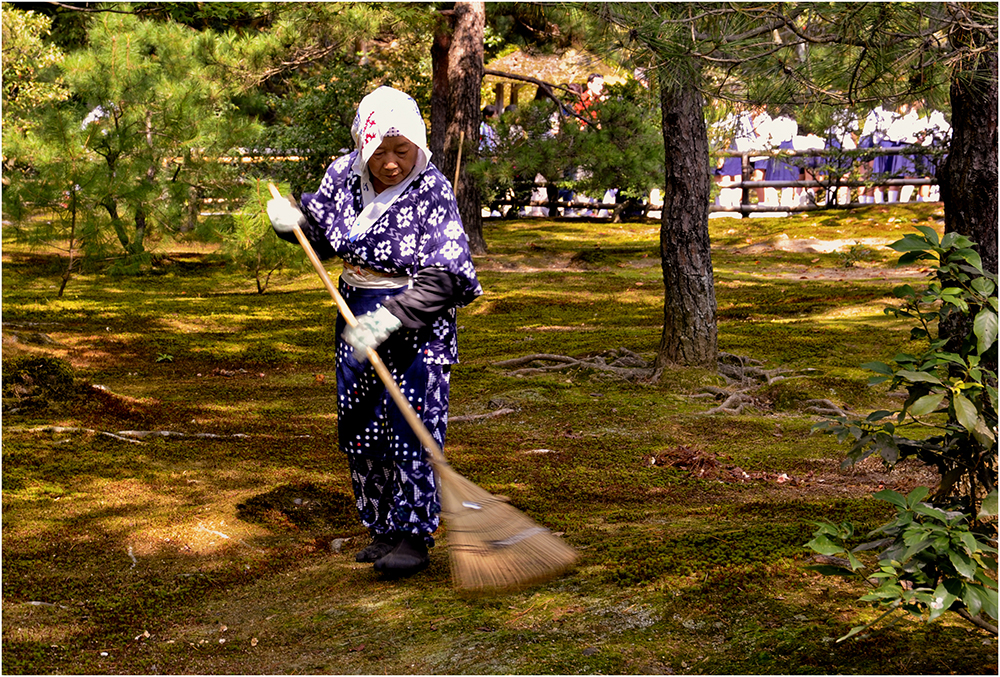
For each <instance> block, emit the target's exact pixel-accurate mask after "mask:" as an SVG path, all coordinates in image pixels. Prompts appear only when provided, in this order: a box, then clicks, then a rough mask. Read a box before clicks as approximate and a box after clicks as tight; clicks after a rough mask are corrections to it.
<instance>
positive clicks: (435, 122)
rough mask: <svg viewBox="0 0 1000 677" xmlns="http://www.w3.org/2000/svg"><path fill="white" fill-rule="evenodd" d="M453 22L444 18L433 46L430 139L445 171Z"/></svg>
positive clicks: (431, 145) (434, 159)
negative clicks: (449, 58)
mask: <svg viewBox="0 0 1000 677" xmlns="http://www.w3.org/2000/svg"><path fill="white" fill-rule="evenodd" d="M451 31H452V28H451V22H450V21H449V20H448V19H447V17H442V18H441V20H440V21H439V22H438V28H437V30H436V31H435V32H434V42H433V43H432V44H431V133H430V137H429V138H428V143H429V144H430V145H429V148H430V150H431V155H433V156H434V157H433V158H432V160H433V162H434V164H435V165H437V167H438V168H439V169H441V170H442V171H444V167H442V165H441V162H442V160H443V159H444V140H445V133H446V132H447V131H448V91H449V89H450V87H449V82H448V49H449V48H450V47H451Z"/></svg>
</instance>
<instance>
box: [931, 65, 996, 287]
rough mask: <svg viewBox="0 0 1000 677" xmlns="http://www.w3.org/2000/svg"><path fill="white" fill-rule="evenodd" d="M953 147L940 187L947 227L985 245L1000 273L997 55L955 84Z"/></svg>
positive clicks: (988, 261) (987, 265)
mask: <svg viewBox="0 0 1000 677" xmlns="http://www.w3.org/2000/svg"><path fill="white" fill-rule="evenodd" d="M951 129H952V131H951V147H950V148H949V150H948V158H947V159H946V160H945V162H944V166H943V167H942V169H941V172H940V176H939V181H940V184H941V198H942V200H943V201H944V227H945V230H946V231H949V232H956V233H960V234H962V235H965V236H966V237H969V238H971V239H973V240H975V241H976V242H978V243H979V255H980V256H981V257H982V259H983V268H984V269H985V270H987V271H993V272H994V273H995V272H997V53H996V51H995V49H993V50H988V51H986V52H984V53H983V54H982V55H981V57H980V59H979V61H978V63H977V64H976V65H975V66H974V68H973V69H971V70H960V71H959V72H957V73H956V75H955V77H954V78H953V80H952V83H951Z"/></svg>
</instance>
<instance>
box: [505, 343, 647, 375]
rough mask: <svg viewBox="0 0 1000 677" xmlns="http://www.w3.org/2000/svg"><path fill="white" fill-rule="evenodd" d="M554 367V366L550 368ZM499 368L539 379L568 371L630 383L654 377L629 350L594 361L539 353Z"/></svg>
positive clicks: (620, 349)
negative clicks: (599, 374)
mask: <svg viewBox="0 0 1000 677" xmlns="http://www.w3.org/2000/svg"><path fill="white" fill-rule="evenodd" d="M547 363H552V364H547ZM493 364H494V366H497V367H506V368H511V367H514V369H513V370H512V371H509V372H508V375H509V376H535V375H537V374H546V373H549V372H554V371H562V370H564V369H573V368H577V369H593V370H596V371H600V372H603V373H607V374H612V375H614V376H617V377H619V378H621V379H623V380H626V381H637V380H648V379H649V378H650V377H652V375H653V367H652V365H651V364H650V363H649V362H647V361H646V360H645V359H644V358H643V357H642V356H641V355H637V354H636V353H633V352H632V351H631V350H628V349H627V348H617V349H615V350H610V351H608V352H606V353H604V354H602V355H595V356H594V357H586V358H576V357H569V356H568V355H553V354H550V353H535V354H532V355H524V356H523V357H515V358H513V359H510V360H501V361H500V362H494V363H493Z"/></svg>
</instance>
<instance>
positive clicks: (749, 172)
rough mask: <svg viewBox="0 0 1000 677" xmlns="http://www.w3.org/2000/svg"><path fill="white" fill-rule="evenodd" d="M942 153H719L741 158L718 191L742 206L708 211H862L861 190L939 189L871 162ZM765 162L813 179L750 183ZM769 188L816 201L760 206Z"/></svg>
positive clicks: (555, 204) (554, 203)
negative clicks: (798, 165) (874, 170)
mask: <svg viewBox="0 0 1000 677" xmlns="http://www.w3.org/2000/svg"><path fill="white" fill-rule="evenodd" d="M940 153H941V151H935V150H933V149H929V148H925V147H920V146H914V147H902V148H866V149H858V150H846V151H839V150H809V151H794V150H782V151H771V152H766V151H760V150H753V151H726V152H722V153H718V154H717V156H718V157H739V158H740V159H741V166H742V178H741V180H740V181H738V182H736V183H732V184H727V185H720V188H721V189H723V190H726V189H728V190H736V189H739V190H740V191H741V199H740V201H739V204H738V205H735V206H723V205H718V204H713V205H711V206H710V208H709V211H710V212H711V213H712V214H718V215H722V214H739V215H740V216H749V215H751V214H781V213H790V212H808V211H817V210H824V209H854V208H858V207H866V206H869V204H870V203H863V202H860V201H855V200H854V199H853V198H854V196H855V194H856V190H857V189H863V188H872V187H878V188H882V189H885V188H897V189H900V188H903V187H905V186H913V187H914V188H919V187H921V186H936V185H937V184H938V182H937V179H935V178H933V177H905V178H898V177H895V176H892V175H888V176H881V175H872V174H871V173H870V172H868V167H867V165H868V163H870V162H871V160H872V159H874V158H875V157H877V156H885V155H908V156H915V157H932V156H934V155H940ZM761 157H768V158H774V159H778V160H782V161H789V160H791V162H789V164H794V163H795V159H796V158H799V159H806V161H803V162H802V165H803V173H808V174H810V175H812V176H813V178H811V179H799V180H789V181H763V180H762V181H753V180H752V178H751V177H752V176H753V165H752V162H751V161H750V158H761ZM811 158H819V159H820V162H818V163H815V164H816V165H817V166H806V165H808V164H810V163H809V162H808V160H809V159H811ZM823 159H827V160H828V161H827V162H822V160H823ZM848 163H849V164H848ZM841 165H846V166H841ZM531 186H532V187H533V188H535V189H544V188H546V185H545V184H542V183H533V184H531ZM769 188H770V189H776V190H778V191H780V190H783V189H786V188H803V189H807V190H810V191H812V192H810V193H809V194H810V195H811V196H812V198H810V199H808V200H807V201H806V203H805V204H782V203H780V202H779V203H770V202H768V203H761V202H759V201H758V202H754V201H753V198H754V197H755V195H756V191H757V189H769ZM845 196H846V197H847V199H846V200H843V199H841V198H843V197H845ZM651 198H652V196H650V199H647V200H646V202H645V203H644V204H643V205H642V214H643V216H649V215H650V212H658V211H659V210H660V206H661V205H660V204H656V203H655V202H654V201H653V200H652V199H651ZM494 205H501V206H507V205H510V206H511V208H512V209H519V208H521V207H524V208H526V210H527V212H528V213H527V214H526V216H536V215H545V214H537V213H533V211H534V212H537V211H538V209H539V208H542V209H547V210H548V215H565V214H566V210H577V211H583V212H592V213H591V214H587V215H588V216H593V215H596V214H598V213H600V212H601V211H607V216H608V217H613V216H614V210H616V209H621V208H622V207H623V204H621V203H618V202H611V203H609V202H585V201H580V200H575V201H566V200H560V199H558V197H556V198H555V199H553V198H552V193H551V192H550V195H549V197H548V198H547V199H545V200H516V199H513V198H510V197H508V198H507V199H504V200H500V201H498V202H495V203H494ZM532 208H534V209H532Z"/></svg>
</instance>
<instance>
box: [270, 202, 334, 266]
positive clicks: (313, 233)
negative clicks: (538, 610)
mask: <svg viewBox="0 0 1000 677" xmlns="http://www.w3.org/2000/svg"><path fill="white" fill-rule="evenodd" d="M296 205H298V203H296ZM300 209H301V207H300ZM302 213H303V214H305V215H306V222H305V223H303V224H302V233H303V235H305V236H306V239H307V240H309V244H311V245H312V246H313V250H315V252H316V256H318V257H320V258H321V259H323V260H326V259H332V258H333V257H335V256H336V255H337V253H336V252H335V251H333V247H332V246H331V245H330V241H329V240H327V239H326V233H324V232H323V230H322V229H321V228H320V227H319V226H317V225H316V224H314V223H313V221H312V218H310V216H309V212H308V211H306V210H303V211H302ZM274 234H275V235H277V236H278V237H279V238H281V239H282V240H284V241H285V242H291V243H292V244H295V245H297V244H298V243H299V240H298V238H296V237H295V233H281V232H278V231H277V230H276V231H274Z"/></svg>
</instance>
